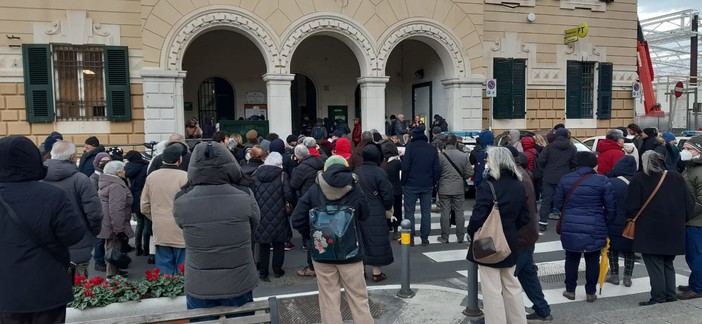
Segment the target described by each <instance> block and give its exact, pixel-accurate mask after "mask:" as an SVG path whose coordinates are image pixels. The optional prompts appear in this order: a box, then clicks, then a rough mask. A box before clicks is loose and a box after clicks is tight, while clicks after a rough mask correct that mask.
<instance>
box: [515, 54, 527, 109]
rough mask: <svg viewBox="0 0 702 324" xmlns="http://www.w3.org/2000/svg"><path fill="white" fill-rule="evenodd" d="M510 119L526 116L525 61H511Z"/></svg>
mask: <svg viewBox="0 0 702 324" xmlns="http://www.w3.org/2000/svg"><path fill="white" fill-rule="evenodd" d="M512 62H513V64H512V101H513V102H512V107H513V108H514V110H513V112H512V118H524V117H525V116H526V60H523V59H516V60H512Z"/></svg>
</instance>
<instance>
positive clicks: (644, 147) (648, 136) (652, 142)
mask: <svg viewBox="0 0 702 324" xmlns="http://www.w3.org/2000/svg"><path fill="white" fill-rule="evenodd" d="M641 136H642V137H643V142H642V143H641V148H640V149H639V156H640V157H641V156H643V154H644V153H646V151H650V150H654V151H656V152H657V153H659V154H661V155H663V156H666V155H667V154H668V153H667V150H666V148H665V146H663V144H664V143H661V142H659V140H658V130H657V129H655V128H653V127H648V128H644V130H643V134H642V135H641ZM642 166H643V163H641V164H639V169H641V167H642Z"/></svg>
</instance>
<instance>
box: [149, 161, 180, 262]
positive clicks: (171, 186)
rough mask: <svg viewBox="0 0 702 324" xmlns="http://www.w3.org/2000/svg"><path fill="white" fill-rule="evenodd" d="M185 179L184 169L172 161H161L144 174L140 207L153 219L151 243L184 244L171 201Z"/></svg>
mask: <svg viewBox="0 0 702 324" xmlns="http://www.w3.org/2000/svg"><path fill="white" fill-rule="evenodd" d="M187 183H188V173H187V172H185V171H183V170H180V169H179V168H178V167H177V166H175V165H164V166H163V167H162V168H160V169H158V170H156V171H154V173H152V174H149V177H148V178H146V184H145V186H144V189H143V193H142V195H141V206H140V208H141V212H142V214H144V215H145V216H146V217H148V218H149V219H150V220H151V221H152V222H153V232H154V240H153V242H154V244H155V245H160V246H169V247H174V248H179V249H182V248H185V240H184V239H183V230H182V229H181V228H180V227H178V225H177V224H176V222H175V218H173V202H174V201H175V196H176V194H177V193H178V192H179V191H180V190H181V188H183V187H184V186H186V184H187Z"/></svg>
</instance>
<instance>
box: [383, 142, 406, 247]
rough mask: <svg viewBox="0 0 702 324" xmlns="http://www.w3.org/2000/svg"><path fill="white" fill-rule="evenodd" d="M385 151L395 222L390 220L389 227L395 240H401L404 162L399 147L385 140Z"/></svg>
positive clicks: (386, 170)
mask: <svg viewBox="0 0 702 324" xmlns="http://www.w3.org/2000/svg"><path fill="white" fill-rule="evenodd" d="M380 146H381V148H382V149H383V157H384V158H385V162H386V163H387V168H386V169H385V172H386V173H387V174H388V180H389V181H390V183H392V193H393V204H392V215H393V216H394V217H395V220H392V219H389V220H388V226H390V228H391V229H392V233H393V240H397V239H399V238H400V232H398V231H397V228H398V226H400V221H399V220H400V219H402V184H401V183H400V171H402V160H400V153H399V152H398V150H397V146H396V145H395V143H393V142H392V141H391V140H384V141H382V142H381V143H380Z"/></svg>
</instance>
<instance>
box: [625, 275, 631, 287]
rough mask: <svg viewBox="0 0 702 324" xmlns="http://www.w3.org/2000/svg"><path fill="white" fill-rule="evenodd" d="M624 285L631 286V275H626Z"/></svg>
mask: <svg viewBox="0 0 702 324" xmlns="http://www.w3.org/2000/svg"><path fill="white" fill-rule="evenodd" d="M624 287H631V276H624Z"/></svg>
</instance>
